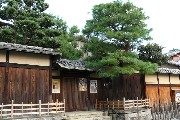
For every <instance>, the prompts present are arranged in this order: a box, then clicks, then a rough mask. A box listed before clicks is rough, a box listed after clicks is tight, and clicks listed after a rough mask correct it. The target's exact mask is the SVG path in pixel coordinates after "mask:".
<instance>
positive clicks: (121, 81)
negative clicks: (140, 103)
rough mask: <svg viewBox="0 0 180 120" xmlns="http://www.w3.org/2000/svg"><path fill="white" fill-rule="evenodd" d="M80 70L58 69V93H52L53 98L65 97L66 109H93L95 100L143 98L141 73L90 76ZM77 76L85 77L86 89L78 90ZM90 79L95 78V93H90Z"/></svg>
mask: <svg viewBox="0 0 180 120" xmlns="http://www.w3.org/2000/svg"><path fill="white" fill-rule="evenodd" d="M89 75H90V74H89V73H87V72H85V71H84V73H83V72H82V71H76V72H74V73H73V72H72V70H69V71H68V72H67V71H66V72H64V71H60V76H54V78H60V82H61V83H60V85H61V88H60V91H61V92H60V93H54V94H52V96H53V100H56V99H58V100H60V101H62V100H63V99H66V111H75V110H89V109H94V107H95V103H96V99H97V100H107V98H108V99H109V100H118V99H119V100H122V99H123V97H126V99H137V97H139V98H145V85H144V79H143V77H142V76H141V75H138V74H134V75H124V76H122V77H119V78H117V79H113V80H111V79H102V78H91V77H89ZM79 78H87V88H88V89H87V91H79V85H78V84H79ZM90 80H97V91H98V92H97V93H90Z"/></svg>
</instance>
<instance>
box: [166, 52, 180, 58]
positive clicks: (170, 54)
mask: <svg viewBox="0 0 180 120" xmlns="http://www.w3.org/2000/svg"><path fill="white" fill-rule="evenodd" d="M178 53H180V50H173V51H170V52H168V53H166V55H167V56H169V57H171V56H174V55H176V54H178Z"/></svg>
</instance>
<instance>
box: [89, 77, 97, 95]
mask: <svg viewBox="0 0 180 120" xmlns="http://www.w3.org/2000/svg"><path fill="white" fill-rule="evenodd" d="M90 93H97V80H90Z"/></svg>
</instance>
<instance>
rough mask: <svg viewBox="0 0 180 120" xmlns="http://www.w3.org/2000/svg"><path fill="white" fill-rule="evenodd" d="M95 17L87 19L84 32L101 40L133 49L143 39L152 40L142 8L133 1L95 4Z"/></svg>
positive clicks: (93, 12) (125, 48)
mask: <svg viewBox="0 0 180 120" xmlns="http://www.w3.org/2000/svg"><path fill="white" fill-rule="evenodd" d="M92 14H93V19H91V20H87V23H86V25H85V29H84V30H83V33H84V34H86V36H87V37H91V36H94V37H98V38H99V39H100V40H103V41H106V40H107V41H109V40H111V41H112V42H114V43H115V44H117V45H118V46H119V48H120V49H124V50H129V49H133V48H134V47H135V46H136V45H138V44H140V43H141V42H142V41H143V40H150V39H151V37H150V36H149V32H150V31H151V29H148V28H147V25H146V23H145V22H144V21H145V20H147V19H148V17H147V16H145V15H144V13H143V11H142V8H138V7H136V6H134V5H133V4H132V3H130V2H127V3H122V2H121V1H114V2H112V3H107V4H100V5H96V6H94V8H93V10H92Z"/></svg>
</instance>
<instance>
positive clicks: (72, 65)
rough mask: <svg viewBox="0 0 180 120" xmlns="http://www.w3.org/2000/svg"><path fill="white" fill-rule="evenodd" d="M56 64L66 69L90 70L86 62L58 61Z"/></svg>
mask: <svg viewBox="0 0 180 120" xmlns="http://www.w3.org/2000/svg"><path fill="white" fill-rule="evenodd" d="M56 63H57V64H59V66H60V67H62V68H66V69H77V70H89V69H87V68H86V67H85V61H84V60H67V59H58V60H57V61H56Z"/></svg>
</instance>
